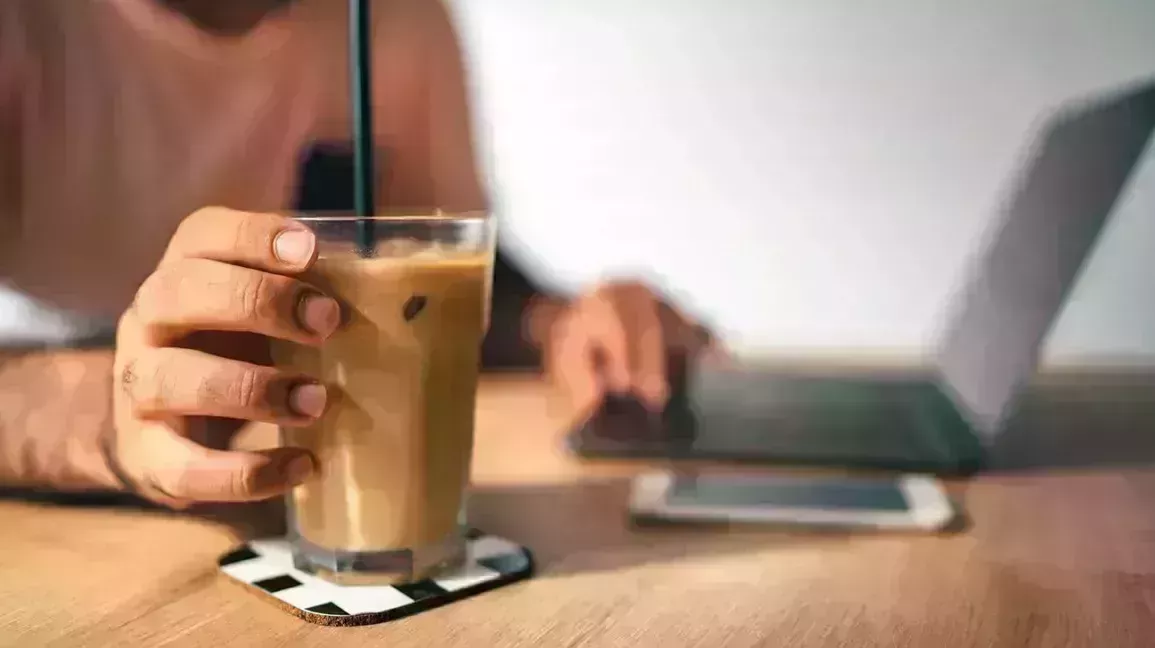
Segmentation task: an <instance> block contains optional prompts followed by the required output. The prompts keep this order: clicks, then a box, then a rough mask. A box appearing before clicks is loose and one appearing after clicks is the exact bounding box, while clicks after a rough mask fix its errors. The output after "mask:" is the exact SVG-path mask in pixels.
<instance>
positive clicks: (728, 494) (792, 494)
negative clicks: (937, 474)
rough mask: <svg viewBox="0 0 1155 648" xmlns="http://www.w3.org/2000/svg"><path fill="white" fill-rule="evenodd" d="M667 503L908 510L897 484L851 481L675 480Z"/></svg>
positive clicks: (685, 478)
mask: <svg viewBox="0 0 1155 648" xmlns="http://www.w3.org/2000/svg"><path fill="white" fill-rule="evenodd" d="M667 502H668V504H670V505H671V506H679V505H681V506H716V507H743V508H745V507H772V508H797V509H850V510H857V511H895V512H901V511H907V510H909V509H910V507H909V506H908V505H907V501H906V496H905V495H903V492H902V490H901V488H900V487H899V485H898V483H896V482H892V481H868V480H850V479H848V480H842V481H840V480H834V479H822V480H817V479H789V478H749V477H747V478H741V477H724V476H711V477H678V478H675V479H674V482H673V486H672V487H671V489H670V491H669V495H668V497H667Z"/></svg>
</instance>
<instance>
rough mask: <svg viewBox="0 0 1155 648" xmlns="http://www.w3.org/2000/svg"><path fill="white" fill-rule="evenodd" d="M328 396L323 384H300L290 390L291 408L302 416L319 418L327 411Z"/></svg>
mask: <svg viewBox="0 0 1155 648" xmlns="http://www.w3.org/2000/svg"><path fill="white" fill-rule="evenodd" d="M327 397H328V394H327V393H326V392H325V388H324V387H323V386H321V385H315V384H305V385H298V386H296V387H294V388H293V390H292V391H291V392H289V409H291V410H293V413H294V414H298V415H300V416H310V417H313V418H317V417H318V416H320V415H321V414H322V413H324V411H325V401H326V400H327Z"/></svg>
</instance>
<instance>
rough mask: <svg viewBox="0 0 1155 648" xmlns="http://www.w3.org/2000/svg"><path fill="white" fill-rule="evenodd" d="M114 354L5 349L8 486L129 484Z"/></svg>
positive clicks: (2, 401)
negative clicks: (123, 465)
mask: <svg viewBox="0 0 1155 648" xmlns="http://www.w3.org/2000/svg"><path fill="white" fill-rule="evenodd" d="M111 390H112V352H111V351H107V350H97V351H33V352H21V353H16V352H9V351H2V350H0V486H5V487H18V488H32V489H47V490H58V491H92V490H102V491H113V490H121V487H120V482H119V480H117V478H116V477H115V476H114V474H113V472H112V471H111V470H110V468H109V465H108V461H107V459H106V457H105V452H104V444H105V442H106V440H107V439H108V438H109V436H110V434H111V431H112V391H111Z"/></svg>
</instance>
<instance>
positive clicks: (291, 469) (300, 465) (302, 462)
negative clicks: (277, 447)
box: [282, 456, 313, 486]
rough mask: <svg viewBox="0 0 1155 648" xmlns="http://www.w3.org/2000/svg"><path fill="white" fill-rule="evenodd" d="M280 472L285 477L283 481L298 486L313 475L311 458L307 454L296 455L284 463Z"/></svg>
mask: <svg viewBox="0 0 1155 648" xmlns="http://www.w3.org/2000/svg"><path fill="white" fill-rule="evenodd" d="M282 474H283V475H284V477H285V481H287V482H289V483H290V484H292V485H294V486H298V485H300V484H302V483H304V482H305V480H306V479H308V478H309V477H311V476H312V475H313V460H312V458H310V457H308V456H301V457H296V458H295V459H292V460H291V461H289V463H287V464H285V468H284V472H283V473H282Z"/></svg>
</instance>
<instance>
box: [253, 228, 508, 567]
mask: <svg viewBox="0 0 1155 648" xmlns="http://www.w3.org/2000/svg"><path fill="white" fill-rule="evenodd" d="M446 218H448V217H446ZM396 224H398V223H389V222H384V224H381V223H379V224H378V225H377V226H376V227H375V234H374V235H375V236H377V237H380V238H381V239H383V240H379V241H377V242H376V243H375V248H374V252H373V254H372V255H365V254H364V253H363V252H361V251H359V250H358V249H357V248H355V247H352V246H341V245H335V246H334V245H329V246H326V244H325V243H324V242H323V243H322V249H321V257H320V258H319V259H318V260H317V262H316V264H315V266H314V267H313V268H312V270H311V271H310V272H309V273H308V274H307V275H305V276H304V277H303V279H304V280H305V281H307V282H309V283H311V284H313V285H315V286H317V287H318V288H320V289H321V290H323V291H325V292H326V294H329V295H331V296H333V297H335V298H336V299H337V300H338V301H340V302H341V303H342V306H343V309H344V311H345V313H344V319H345V321H344V323H343V325H342V327H341V328H340V329H339V330H338V331H337V332H336V333H335V334H334V335H333V336H332V337H331V338H330V339H329V340H328V341H327V342H326V343H325V344H324V345H323V346H321V347H319V348H312V347H305V346H300V345H294V344H289V343H276V345H275V348H274V359H275V361H276V363H277V364H278V365H279V366H282V367H285V368H287V369H289V370H291V371H294V372H300V373H302V374H305V375H310V376H313V377H315V378H317V379H318V380H319V381H321V382H322V383H323V384H324V385H325V386H326V388H327V389H328V394H329V404H328V407H327V409H326V412H325V413H324V415H323V416H322V417H321V418H320V419H319V420H318V421H317V422H316V423H315V424H314V425H312V426H309V427H306V428H285V429H283V430H282V439H283V442H284V443H285V444H287V445H293V446H297V447H301V448H306V449H308V450H309V451H310V452H312V454H313V455H314V457H316V459H317V461H318V465H319V471H318V473H317V474H316V475H315V476H314V477H313V478H311V479H310V480H309V481H308V482H306V483H304V484H302V485H301V486H299V487H297V488H296V489H295V490H294V491H293V492H292V493H291V495H290V497H289V509H290V525H291V533H292V534H293V536H294V543H295V547H294V552H295V556H294V557H295V560H296V561H297V563H298V566H299V567H301V568H302V569H306V570H307V571H312V572H314V573H317V574H319V575H321V576H323V577H326V578H330V579H333V580H338V581H341V582H403V581H410V580H415V579H420V578H423V577H426V576H429V575H432V574H434V573H436V572H437V571H438V570H441V569H445V568H448V567H451V566H453V565H455V564H456V563H458V562H460V560H461V559H462V558H463V556H464V540H463V531H464V526H463V525H464V520H463V515H462V512H463V505H464V496H465V490H466V487H467V485H468V480H469V464H470V459H471V455H472V448H473V421H474V408H475V402H476V391H477V377H478V370H479V363H480V346H481V340H482V337H483V336H484V334H485V329H486V326H487V319H488V308H489V298H490V296H489V291H490V287H489V286H490V278H491V273H492V240H491V239H492V233H491V231H490V229H489V227H488V225H489V223H488V222H487V221H484V222H481V223H474V224H473V226H474V227H476V228H477V231H476V232H472V233H471V232H460V231H457V230H459V229H461V227H465V226H468V225H470V224H469V223H466V224H464V225H462V226H458V227H455V223H454V222H453V221H452V220H446V222H434V221H429V222H424V221H418V222H417V228H416V229H414V228H413V227H407V228H401V227H397V228H394V229H396V231H397V232H398V234H399V235H398V236H397V237H394V238H390V226H391V225H396ZM410 225H412V223H410ZM483 226H484V227H483ZM314 231H319V230H318V228H316V227H315V228H314ZM422 232H425V234H424V235H422ZM401 234H404V236H401ZM415 234H416V236H414V235H415ZM323 237H324V231H323V230H321V231H319V238H323ZM447 239H448V240H447Z"/></svg>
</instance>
